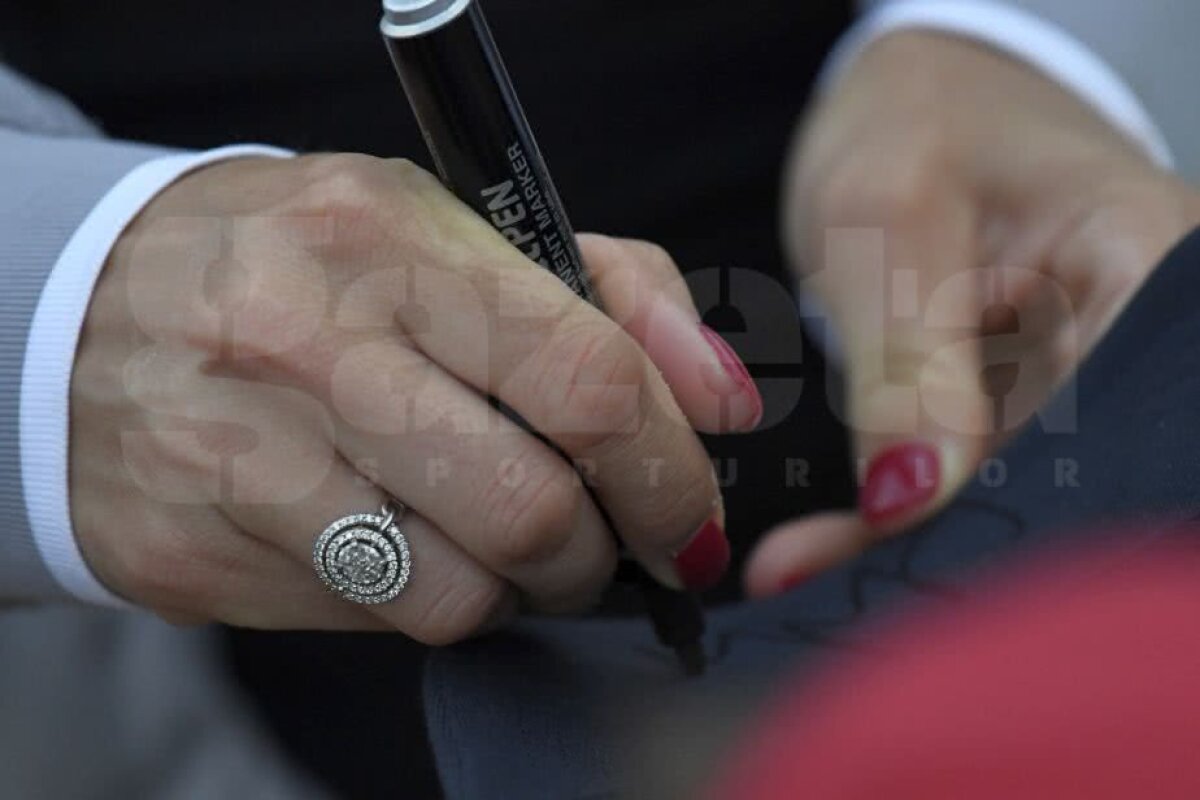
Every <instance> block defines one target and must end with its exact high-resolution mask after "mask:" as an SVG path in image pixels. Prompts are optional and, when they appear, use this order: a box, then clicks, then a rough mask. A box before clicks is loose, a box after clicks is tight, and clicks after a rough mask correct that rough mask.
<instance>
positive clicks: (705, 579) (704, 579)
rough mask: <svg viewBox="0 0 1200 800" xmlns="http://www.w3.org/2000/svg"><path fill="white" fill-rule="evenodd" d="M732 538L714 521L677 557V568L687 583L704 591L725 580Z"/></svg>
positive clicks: (685, 583) (688, 585)
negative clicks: (728, 537)
mask: <svg viewBox="0 0 1200 800" xmlns="http://www.w3.org/2000/svg"><path fill="white" fill-rule="evenodd" d="M729 557H730V554H729V540H728V539H727V538H725V531H724V530H723V529H722V528H721V526H720V525H719V524H718V523H717V521H716V520H710V521H709V522H706V523H705V524H704V527H703V528H701V529H700V531H699V532H698V533H697V534H696V535H695V536H694V537H692V541H691V542H689V543H688V545H687V547H686V548H684V550H683V552H682V553H680V554H679V555H677V556H675V569H676V571H677V572H678V573H679V579H680V580H681V581H683V585H684V586H686V587H687V588H688V589H690V590H692V591H693V592H703V591H704V590H706V589H711V588H712V587H714V586H716V585H717V584H718V583H720V582H721V578H723V577H724V576H725V570H727V569H728V568H729Z"/></svg>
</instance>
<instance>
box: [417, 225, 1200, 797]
mask: <svg viewBox="0 0 1200 800" xmlns="http://www.w3.org/2000/svg"><path fill="white" fill-rule="evenodd" d="M1198 296H1200V233H1196V234H1193V235H1192V236H1191V237H1189V238H1188V240H1187V241H1186V242H1185V243H1184V244H1183V245H1182V246H1181V247H1180V248H1179V249H1178V250H1177V251H1176V252H1175V253H1174V254H1172V256H1171V257H1170V258H1168V260H1167V262H1166V263H1165V264H1164V266H1163V267H1162V268H1160V269H1159V271H1158V272H1157V273H1156V275H1155V276H1154V277H1153V278H1152V279H1151V281H1150V282H1149V284H1148V285H1147V286H1146V287H1145V289H1144V290H1143V291H1142V293H1141V294H1140V295H1139V297H1138V298H1137V299H1136V300H1135V301H1134V303H1133V305H1132V306H1131V307H1130V309H1129V310H1128V311H1127V312H1126V315H1125V316H1124V317H1123V318H1122V320H1121V321H1120V322H1119V323H1118V325H1117V326H1116V328H1115V329H1114V330H1113V332H1112V333H1111V334H1110V335H1109V336H1108V337H1107V338H1106V340H1105V341H1104V342H1103V343H1102V344H1101V346H1100V348H1099V349H1098V350H1097V352H1096V353H1095V354H1093V356H1092V357H1091V358H1090V359H1089V361H1088V362H1087V364H1086V365H1085V367H1084V369H1083V370H1082V371H1081V373H1080V375H1079V376H1078V379H1077V381H1076V382H1075V384H1074V385H1072V386H1071V387H1068V388H1067V389H1065V390H1064V391H1063V393H1062V394H1061V395H1060V396H1059V397H1058V398H1057V400H1056V401H1055V402H1054V403H1052V404H1051V405H1050V406H1048V408H1047V409H1046V411H1045V413H1044V414H1043V416H1042V420H1041V422H1039V423H1037V424H1035V425H1034V426H1033V427H1031V428H1029V429H1028V430H1027V431H1026V432H1025V433H1024V434H1023V435H1021V436H1020V437H1018V438H1017V439H1016V440H1015V441H1014V442H1013V443H1012V445H1011V446H1009V447H1008V448H1007V449H1005V450H1004V451H1002V452H1001V453H1000V454H999V455H998V457H997V460H996V461H995V462H993V463H991V464H989V465H988V468H987V469H986V470H983V471H981V474H980V477H979V478H978V479H977V480H976V481H975V482H974V483H973V484H971V485H970V486H969V487H968V488H967V489H966V491H965V492H964V494H963V495H962V496H961V497H960V499H958V500H957V501H955V502H954V503H953V504H952V506H951V507H950V508H949V509H948V510H947V511H946V512H945V513H944V514H942V515H941V516H940V517H938V518H937V519H935V520H934V521H933V522H931V523H930V524H928V525H927V526H925V527H924V528H923V529H921V530H919V531H917V532H916V533H914V534H910V535H908V536H906V537H902V538H900V539H898V540H896V541H894V542H891V543H889V544H886V545H884V546H882V547H879V548H877V549H875V550H873V551H872V552H870V553H868V554H867V555H866V556H864V557H863V558H862V559H860V560H859V561H858V562H857V563H855V564H853V565H851V566H849V567H847V568H845V569H842V570H840V571H837V572H835V573H833V574H830V575H827V576H824V577H822V578H820V579H818V580H816V581H814V582H812V583H810V584H807V585H805V586H804V587H802V588H801V589H799V590H798V591H795V592H793V593H791V594H790V595H788V596H786V597H784V598H781V599H779V600H776V601H774V602H769V603H760V604H748V605H744V606H740V607H734V608H730V609H726V610H723V611H720V612H719V613H716V614H714V615H712V617H711V619H710V628H711V631H710V635H709V637H708V648H709V651H710V652H711V653H712V654H713V657H714V665H713V669H711V670H710V672H709V673H708V675H706V676H705V677H704V678H703V679H701V680H697V681H687V680H684V679H681V678H680V677H679V676H678V675H677V673H676V672H675V669H674V665H673V664H672V662H671V660H670V657H669V656H668V655H667V654H666V653H664V652H662V651H661V650H659V649H657V648H655V647H654V646H653V643H652V641H651V636H650V633H649V631H648V629H647V625H646V623H645V622H644V621H642V620H635V621H629V622H574V623H572V622H553V623H550V622H547V623H530V624H527V625H526V626H524V628H523V629H522V631H521V632H520V634H518V635H513V636H502V637H496V638H493V639H490V640H488V641H484V642H479V643H476V644H472V645H469V646H465V647H461V648H456V649H453V650H449V651H445V652H441V653H438V654H435V656H434V657H433V659H432V661H431V662H430V665H429V668H428V671H427V678H426V704H427V710H428V714H429V725H430V731H431V735H432V738H433V743H434V747H435V752H436V753H437V758H438V765H439V772H440V774H441V775H442V779H443V782H444V784H445V786H446V790H447V795H448V797H449V798H451V800H493V799H494V800H507V799H508V798H513V797H520V798H522V799H523V800H540V799H541V798H545V799H546V800H573V799H575V798H600V797H643V796H646V797H650V796H653V797H656V798H658V800H665V798H667V797H669V795H667V794H664V793H662V792H657V793H649V794H648V793H646V790H645V787H647V786H650V785H653V784H654V782H655V780H657V779H658V778H660V777H661V776H656V775H655V774H653V773H654V770H650V771H649V772H648V771H646V770H645V769H644V767H643V765H642V763H641V761H640V759H639V758H638V750H639V749H640V747H641V746H642V743H643V740H642V739H641V738H639V737H638V736H637V735H636V732H637V731H638V730H639V729H640V728H644V727H645V725H646V721H647V720H653V719H656V718H661V717H664V716H665V717H666V718H668V719H672V718H673V719H675V720H676V723H675V724H674V725H671V724H667V725H666V726H665V727H664V726H662V725H659V726H658V727H657V731H658V735H659V738H660V741H661V739H662V737H664V736H665V737H666V739H667V741H674V742H675V743H676V744H675V748H676V753H675V755H676V756H677V757H678V759H679V761H680V762H681V763H684V764H689V763H690V764H691V767H692V768H693V769H695V768H696V766H697V764H699V765H700V767H701V769H703V768H704V765H705V761H704V758H703V756H702V755H700V756H698V755H695V754H692V755H689V754H687V753H686V752H685V751H686V750H687V749H688V748H689V747H690V746H691V745H690V744H689V743H690V741H691V740H692V738H693V731H694V728H695V727H696V720H697V719H699V720H700V725H699V727H701V728H702V727H704V725H709V726H716V727H720V726H721V725H722V724H724V722H723V721H722V720H721V718H720V716H715V715H714V716H709V717H707V718H706V717H705V716H704V715H702V714H701V715H699V716H697V715H695V714H692V715H680V714H679V713H678V710H677V709H679V708H686V707H687V706H688V705H689V704H690V705H692V706H693V707H700V708H705V707H712V706H713V703H714V698H721V697H722V696H723V695H725V694H727V693H728V692H729V690H730V687H746V686H751V687H753V686H760V687H761V686H765V685H769V684H770V682H771V680H772V678H773V677H774V676H775V675H777V674H778V672H779V670H781V669H787V668H794V667H796V666H797V665H799V664H803V663H804V662H806V661H807V660H810V659H812V658H814V657H816V656H821V657H823V658H837V657H839V656H841V655H844V654H845V653H847V652H849V651H850V650H851V649H853V648H863V647H869V646H870V639H871V633H870V630H871V629H870V626H866V627H864V626H862V625H860V624H858V623H861V622H862V620H863V619H865V618H866V617H868V616H869V615H870V614H872V613H873V612H876V611H881V610H886V609H890V608H893V607H895V606H896V605H897V604H900V603H907V602H932V603H941V602H952V601H953V599H954V597H956V596H958V595H959V594H960V593H961V592H963V591H969V590H970V587H971V586H972V583H973V577H974V574H975V570H976V569H977V568H978V567H980V566H981V565H983V564H986V563H988V562H989V561H995V560H997V559H1000V558H1003V557H1006V556H1010V555H1012V554H1013V553H1014V552H1016V551H1017V550H1019V549H1024V548H1026V547H1031V546H1034V545H1038V544H1046V543H1049V542H1057V541H1060V540H1062V539H1065V538H1069V537H1070V536H1071V534H1072V533H1074V532H1085V531H1086V532H1090V533H1089V534H1088V535H1095V534H1096V531H1100V530H1104V529H1107V528H1109V527H1110V526H1128V525H1129V524H1130V523H1138V524H1139V526H1141V525H1144V524H1145V523H1147V522H1148V521H1154V522H1155V523H1158V522H1164V523H1167V524H1168V525H1167V526H1162V528H1163V529H1164V530H1165V529H1167V527H1169V524H1171V523H1175V522H1178V521H1181V520H1194V519H1196V518H1197V517H1198V515H1200V455H1198V454H1197V443H1198V442H1200V415H1197V414H1196V410H1195V409H1196V407H1197V404H1198V403H1200V347H1197V346H1196V343H1197V342H1200V310H1198V308H1197V306H1196V302H1195V298H1196V297H1198ZM1047 430H1051V431H1054V432H1047ZM1128 541H1129V543H1130V545H1131V546H1138V544H1139V542H1138V541H1137V540H1136V538H1135V537H1129V538H1128ZM1043 557H1051V558H1052V557H1053V555H1052V554H1044V556H1043ZM754 694H755V693H754V692H752V693H751V696H753V695H754ZM742 696H743V697H744V696H746V695H745V694H743V695H742ZM718 708H719V706H718ZM664 731H666V733H664Z"/></svg>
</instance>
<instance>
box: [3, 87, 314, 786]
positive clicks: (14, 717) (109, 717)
mask: <svg viewBox="0 0 1200 800" xmlns="http://www.w3.org/2000/svg"><path fill="white" fill-rule="evenodd" d="M165 152H166V151H163V150H160V149H158V148H152V147H144V146H139V145H133V144H124V143H119V142H112V141H106V140H103V139H100V138H97V132H96V131H95V129H94V128H93V127H92V126H91V125H90V124H89V123H88V122H87V121H86V120H85V119H83V117H81V116H80V115H79V114H78V113H77V112H76V111H75V110H74V109H73V108H71V106H70V105H69V104H67V103H66V102H65V101H63V100H62V99H61V98H59V97H57V96H56V95H54V94H52V93H50V92H48V91H46V90H44V89H40V88H38V87H36V86H34V85H32V84H30V83H29V82H28V81H26V80H24V79H23V78H21V77H19V76H17V75H14V74H13V73H12V72H10V71H6V70H4V69H3V67H0V280H2V284H0V518H2V519H3V520H4V521H5V527H4V528H3V529H0V607H2V606H4V605H5V604H12V603H30V602H35V601H46V600H54V599H60V598H61V597H62V593H61V590H60V589H59V587H58V586H57V585H56V584H55V583H54V582H53V581H52V579H51V577H50V575H49V574H48V572H47V571H46V570H45V568H44V566H43V565H42V563H41V560H40V557H39V555H38V553H37V551H36V549H35V547H34V545H33V542H32V540H31V538H30V533H29V526H28V521H27V516H26V511H25V502H24V498H23V494H22V488H21V481H20V467H19V464H20V461H19V459H20V455H19V452H18V438H17V424H18V387H19V386H20V378H21V369H22V365H23V361H24V353H25V340H26V336H27V334H28V329H29V323H30V319H31V317H32V314H33V311H34V309H35V307H36V304H37V302H38V298H39V296H40V294H41V290H42V286H43V284H44V282H45V280H46V276H47V275H48V274H49V272H50V269H51V268H52V267H53V265H54V262H55V261H56V259H57V258H58V255H59V253H60V252H61V250H62V248H63V246H64V245H65V244H66V242H67V240H68V239H69V237H70V236H71V234H72V233H73V232H74V230H75V229H76V227H77V226H78V225H79V223H80V222H81V221H82V220H83V218H84V217H85V216H86V215H87V213H88V212H89V211H90V210H91V208H92V207H93V206H94V205H95V203H96V202H97V201H98V200H99V199H100V198H101V197H102V196H103V195H104V193H105V192H107V191H108V189H109V188H111V187H112V186H113V184H115V183H116V182H117V181H118V180H120V178H121V177H123V176H124V175H125V174H126V173H128V172H129V171H130V170H131V169H133V168H134V167H135V166H137V165H138V164H140V163H142V162H144V161H146V160H148V159H151V158H154V157H156V156H158V155H162V154H164V153H165ZM215 650H216V643H215V642H214V641H213V639H212V636H211V635H210V634H208V633H204V632H183V631H179V630H175V629H172V628H170V627H168V626H166V625H165V624H163V623H161V622H158V621H156V620H153V619H151V618H150V617H148V616H146V615H142V614H134V613H124V614H118V613H113V612H102V611H93V610H87V609H80V608H57V609H56V608H50V607H45V608H41V609H30V610H22V611H18V610H9V611H6V612H4V613H0V797H3V798H4V800H58V799H59V798H71V799H72V800H75V798H80V799H82V798H96V799H97V800H107V799H108V798H112V800H126V798H133V797H139V798H140V797H145V798H156V800H212V798H256V800H257V799H258V798H263V800H271V799H272V798H278V799H279V800H308V799H309V798H317V797H319V796H321V793H320V792H319V791H318V790H317V789H315V788H313V786H312V785H311V783H310V782H309V781H308V780H307V779H306V777H305V776H304V775H303V774H302V773H300V772H299V771H298V770H296V769H295V767H294V765H292V764H289V763H287V761H286V760H285V758H284V757H283V755H282V754H281V753H280V751H279V750H278V748H277V746H276V745H275V743H274V741H273V740H272V739H271V738H270V737H268V736H267V735H265V733H264V732H263V731H261V730H260V729H259V728H258V727H257V724H256V723H255V722H254V721H253V720H252V719H251V718H250V717H249V714H248V711H247V707H246V704H245V703H244V702H243V701H242V699H241V698H239V697H238V696H236V694H234V693H233V691H232V690H231V688H230V685H229V681H228V676H227V675H225V674H223V673H222V671H221V668H220V662H219V661H218V659H217V658H216V657H215Z"/></svg>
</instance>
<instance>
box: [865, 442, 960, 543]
mask: <svg viewBox="0 0 1200 800" xmlns="http://www.w3.org/2000/svg"><path fill="white" fill-rule="evenodd" d="M941 480H942V468H941V460H940V458H939V457H938V452H937V450H935V449H934V448H932V447H930V446H929V445H926V444H913V443H910V444H901V445H896V446H895V447H890V448H888V449H887V450H884V451H883V452H882V453H880V454H879V455H877V456H875V460H874V461H872V462H871V466H870V467H869V468H868V469H867V481H866V483H865V484H864V485H863V488H862V491H861V492H860V493H859V497H858V505H859V508H860V509H861V511H862V515H863V518H864V519H865V520H866V521H867V523H868V524H870V525H872V526H881V525H886V524H888V523H892V522H896V521H898V520H901V519H903V518H905V517H910V516H912V515H913V514H915V513H916V512H918V511H920V510H921V509H922V508H923V507H924V506H925V505H926V504H927V503H929V501H930V500H932V499H933V498H934V497H935V496H936V495H937V493H938V485H939V484H940V483H941Z"/></svg>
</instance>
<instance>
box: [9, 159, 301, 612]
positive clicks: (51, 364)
mask: <svg viewBox="0 0 1200 800" xmlns="http://www.w3.org/2000/svg"><path fill="white" fill-rule="evenodd" d="M290 155H292V154H291V153H289V152H288V151H285V150H280V149H277V148H273V147H262V146H258V145H241V146H234V147H223V148H219V149H216V150H210V151H208V152H205V153H194V154H186V155H177V156H167V157H166V158H160V159H155V160H153V161H148V162H146V163H145V164H142V165H141V166H139V167H138V168H137V169H135V170H133V171H132V172H130V173H129V174H128V175H126V176H125V177H124V178H123V179H122V180H121V181H120V182H119V183H118V184H117V185H116V186H114V187H113V188H112V189H111V190H110V191H109V192H108V193H107V194H106V195H105V196H104V197H103V198H102V199H101V200H100V202H99V203H98V204H97V205H96V207H95V208H93V209H92V211H91V213H90V214H88V216H87V218H86V219H85V220H84V221H83V224H81V225H80V226H79V228H78V229H77V230H76V231H75V233H74V235H73V236H72V237H71V239H70V241H69V242H67V246H66V247H65V248H64V249H63V251H62V254H61V255H60V256H59V258H58V261H57V262H56V263H55V265H54V268H53V270H52V271H51V273H50V277H49V279H48V280H47V281H46V286H45V288H44V289H43V290H42V295H41V298H40V300H39V301H38V306H37V309H36V311H35V312H34V316H33V323H32V326H31V328H30V333H29V341H28V343H27V345H26V349H25V364H24V370H23V374H22V377H21V398H20V439H21V442H20V446H21V479H22V483H23V487H24V492H25V503H26V507H27V509H28V512H29V524H30V528H31V531H32V534H33V540H34V543H35V544H36V545H37V548H38V552H39V553H40V554H41V557H42V560H43V561H45V563H46V567H47V568H48V569H49V571H50V573H51V575H53V576H54V579H55V580H56V581H58V583H59V584H60V585H61V586H62V588H63V589H64V590H66V591H67V592H69V593H70V594H71V595H73V596H74V597H76V598H78V599H79V600H82V601H83V602H85V603H92V604H95V605H104V606H112V607H116V608H128V607H129V605H128V603H126V602H125V601H124V600H122V599H121V598H119V597H117V596H116V595H115V594H113V593H112V592H111V591H109V590H108V589H107V588H105V587H104V586H103V585H102V584H101V583H100V581H99V580H97V579H96V576H95V575H94V574H93V573H92V571H91V569H90V568H89V567H88V565H87V562H86V561H84V558H83V554H82V553H81V552H80V549H79V545H78V544H77V543H76V541H75V533H74V530H73V528H72V525H71V510H70V493H69V488H68V442H69V423H70V401H71V372H72V368H73V366H74V364H75V351H76V348H77V347H78V345H79V336H80V333H81V331H82V330H83V322H84V318H85V317H86V316H87V311H88V305H89V303H90V302H91V297H92V290H93V288H94V287H95V284H96V280H97V279H98V278H99V276H100V271H101V269H103V267H104V264H105V262H106V261H107V260H108V255H109V253H110V251H111V250H112V248H113V246H114V245H115V244H116V242H117V239H118V238H120V236H121V234H122V233H123V232H124V231H125V228H126V227H128V225H129V224H130V223H131V222H132V221H133V220H134V218H135V217H137V215H138V214H139V213H141V211H142V209H144V208H145V207H146V205H147V204H149V203H150V201H151V200H153V199H154V198H155V197H156V196H157V195H158V194H159V192H161V191H162V190H163V189H165V188H166V187H167V186H169V185H170V184H172V183H174V182H175V181H176V180H178V179H179V178H181V177H182V176H184V175H185V174H187V173H189V172H191V171H193V170H196V169H199V168H200V167H203V166H207V165H209V164H212V163H214V162H216V161H222V160H227V159H231V158H244V157H247V156H270V157H276V158H285V157H288V156H290Z"/></svg>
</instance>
